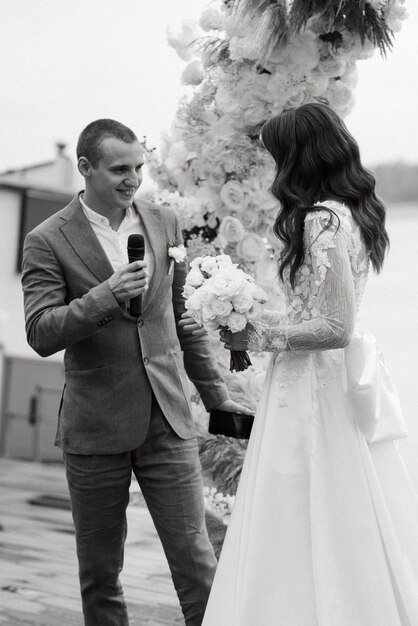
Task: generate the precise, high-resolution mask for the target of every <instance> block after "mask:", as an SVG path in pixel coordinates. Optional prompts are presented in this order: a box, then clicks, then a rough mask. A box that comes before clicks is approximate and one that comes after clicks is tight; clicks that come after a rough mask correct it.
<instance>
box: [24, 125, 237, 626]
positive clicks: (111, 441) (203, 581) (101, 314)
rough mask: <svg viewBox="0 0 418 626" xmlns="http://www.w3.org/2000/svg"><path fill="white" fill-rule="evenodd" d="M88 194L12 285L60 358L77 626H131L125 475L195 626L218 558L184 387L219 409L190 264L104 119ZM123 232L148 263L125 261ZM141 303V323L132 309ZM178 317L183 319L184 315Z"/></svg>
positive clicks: (93, 146) (134, 160)
mask: <svg viewBox="0 0 418 626" xmlns="http://www.w3.org/2000/svg"><path fill="white" fill-rule="evenodd" d="M77 158H78V168H79V171H80V173H81V174H82V176H83V177H84V180H85V190H84V191H83V192H81V193H80V194H78V195H77V196H76V197H75V198H74V199H73V200H72V201H71V202H70V204H69V205H68V206H66V207H65V208H64V209H62V210H61V211H59V212H58V213H56V214H55V215H53V216H52V217H51V218H49V219H47V220H46V221H45V222H43V223H42V224H40V225H39V226H38V227H37V228H35V229H34V230H33V231H32V232H31V233H29V235H28V236H27V238H26V241H25V246H24V255H23V274H22V284H23V291H24V302H25V316H26V330H27V337H28V342H29V344H30V345H31V346H32V347H33V348H34V350H36V352H38V354H40V355H41V356H48V355H50V354H54V353H55V352H58V351H60V350H65V357H64V363H65V379H66V384H65V387H64V391H63V396H62V400H61V406H60V411H59V419H58V430H57V441H56V443H57V445H59V446H61V448H62V450H63V455H64V462H65V467H66V474H67V480H68V486H69V491H70V497H71V507H72V514H73V519H74V525H75V531H76V543H77V555H78V560H79V576H80V587H81V596H82V603H83V612H84V618H85V624H86V625H87V626H127V624H128V616H127V610H126V606H125V602H124V598H123V593H122V588H121V585H120V582H119V573H120V572H121V570H122V565H123V551H124V542H125V537H126V532H127V526H126V514H125V513H126V507H127V505H128V501H129V485H130V482H131V474H132V471H133V472H134V474H135V476H136V478H137V480H138V482H139V485H140V487H141V491H142V493H143V495H144V498H145V500H146V503H147V506H148V508H149V510H150V512H151V515H152V518H153V520H154V524H155V527H156V529H157V531H158V534H159V536H160V539H161V542H162V544H163V548H164V551H165V554H166V556H167V559H168V562H169V565H170V569H171V574H172V578H173V581H174V585H175V587H176V590H177V594H178V597H179V600H180V603H181V606H182V610H183V613H184V617H185V621H186V624H187V626H198V625H199V624H200V623H201V621H202V618H203V614H204V610H205V605H206V601H207V597H208V594H209V590H210V586H211V583H212V579H213V575H214V571H215V567H216V561H215V557H214V553H213V549H212V546H211V544H210V542H209V539H208V535H207V531H206V527H205V521H204V505H203V496H202V483H201V476H200V464H199V459H198V449H197V441H196V436H195V430H194V426H193V421H192V416H191V413H190V405H189V400H188V396H189V391H188V380H187V378H186V372H187V375H188V377H189V378H190V380H191V381H192V382H193V383H194V385H195V386H196V388H197V390H198V391H199V393H200V395H201V398H202V400H203V402H204V404H205V407H206V408H207V409H210V408H212V407H215V406H216V407H218V408H221V409H225V410H230V411H234V410H238V411H239V410H241V411H243V410H244V411H245V409H243V407H241V406H240V405H237V404H236V403H234V402H233V401H232V400H230V399H229V395H228V392H227V389H226V387H225V384H224V382H223V380H222V378H221V376H220V373H219V371H218V368H217V366H216V364H215V360H214V356H213V353H212V351H211V348H210V344H209V341H208V339H207V337H206V336H205V334H204V333H202V332H201V333H196V332H193V331H194V329H195V326H194V324H193V323H192V322H191V321H190V320H189V319H188V318H187V316H185V315H184V314H185V309H184V302H183V297H182V288H183V284H184V281H185V276H186V263H185V262H180V263H175V262H174V261H173V259H171V258H170V256H169V254H168V248H169V247H173V246H178V245H180V244H181V243H182V237H181V232H180V229H179V226H178V224H177V220H176V217H175V215H174V213H172V212H171V211H170V210H168V209H165V208H160V207H157V206H155V205H153V204H151V203H149V202H143V201H141V202H138V203H134V202H133V198H134V195H135V193H136V191H137V189H138V187H139V186H140V184H141V182H142V166H143V163H144V161H143V150H142V148H141V145H140V143H139V142H138V139H137V138H136V136H135V135H134V133H133V132H132V131H131V130H130V129H129V128H127V127H126V126H124V125H122V124H120V123H119V122H116V121H114V120H108V119H102V120H97V121H95V122H92V123H91V124H89V125H88V126H87V127H86V128H85V129H84V130H83V132H82V133H81V135H80V137H79V140H78V144H77ZM130 234H142V235H143V236H144V239H145V249H146V254H145V259H144V261H135V262H134V263H128V258H127V252H126V244H127V238H128V236H129V235H130ZM138 295H141V297H142V312H141V314H140V315H139V317H134V316H132V315H131V314H130V310H129V302H130V300H131V299H132V298H134V297H136V296H138ZM182 316H183V317H182Z"/></svg>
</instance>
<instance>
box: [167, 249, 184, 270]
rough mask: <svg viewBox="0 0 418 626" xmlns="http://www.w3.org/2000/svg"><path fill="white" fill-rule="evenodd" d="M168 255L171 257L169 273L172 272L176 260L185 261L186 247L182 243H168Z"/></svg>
mask: <svg viewBox="0 0 418 626" xmlns="http://www.w3.org/2000/svg"><path fill="white" fill-rule="evenodd" d="M168 256H169V257H170V258H171V261H170V267H169V268H168V273H169V274H171V272H172V271H173V266H174V262H176V263H183V261H184V260H185V259H186V257H187V251H186V248H185V247H184V246H183V244H181V245H180V246H175V245H173V244H169V245H168Z"/></svg>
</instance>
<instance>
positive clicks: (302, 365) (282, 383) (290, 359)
mask: <svg viewBox="0 0 418 626" xmlns="http://www.w3.org/2000/svg"><path fill="white" fill-rule="evenodd" d="M281 359H286V364H285V365H286V367H284V368H281V369H280V375H279V376H277V377H276V379H275V390H276V398H277V406H278V407H279V408H282V407H284V406H288V404H287V398H288V394H289V390H290V389H291V388H292V387H293V385H295V384H296V383H297V382H298V380H300V379H301V378H302V376H303V375H304V373H305V372H306V371H307V369H308V368H309V361H310V359H309V355H306V354H304V355H301V354H297V353H294V354H292V353H289V352H286V353H284V352H282V353H281V354H278V355H277V357H276V363H277V361H278V360H281Z"/></svg>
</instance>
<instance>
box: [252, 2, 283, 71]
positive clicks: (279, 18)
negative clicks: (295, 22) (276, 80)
mask: <svg viewBox="0 0 418 626" xmlns="http://www.w3.org/2000/svg"><path fill="white" fill-rule="evenodd" d="M287 35H288V23H287V12H286V7H285V6H283V4H282V3H273V4H271V5H270V6H269V7H268V8H267V9H266V10H265V11H264V12H263V13H262V15H261V16H260V18H259V20H258V22H257V26H256V29H255V34H254V38H255V41H256V44H257V48H258V50H259V56H258V59H257V62H258V63H260V64H261V65H262V64H263V63H264V62H265V61H266V60H267V59H268V58H269V57H270V55H271V53H272V52H273V50H274V48H275V47H276V46H278V45H280V44H282V43H285V41H286V39H287Z"/></svg>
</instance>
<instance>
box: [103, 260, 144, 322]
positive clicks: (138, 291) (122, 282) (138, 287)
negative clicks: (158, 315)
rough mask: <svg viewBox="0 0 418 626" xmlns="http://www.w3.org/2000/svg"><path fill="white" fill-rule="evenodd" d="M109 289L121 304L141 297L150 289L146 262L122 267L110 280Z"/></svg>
mask: <svg viewBox="0 0 418 626" xmlns="http://www.w3.org/2000/svg"><path fill="white" fill-rule="evenodd" d="M109 287H110V290H111V292H112V293H113V295H114V296H115V298H116V300H117V301H118V302H119V304H124V303H125V302H127V301H129V300H133V299H134V298H137V297H138V296H141V295H142V294H143V293H145V291H146V290H147V287H148V272H147V263H146V261H134V262H133V263H126V264H125V265H121V266H120V267H119V269H117V270H116V272H115V273H114V274H112V276H111V277H110V278H109ZM139 315H140V313H139Z"/></svg>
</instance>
